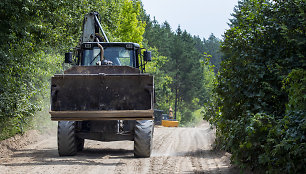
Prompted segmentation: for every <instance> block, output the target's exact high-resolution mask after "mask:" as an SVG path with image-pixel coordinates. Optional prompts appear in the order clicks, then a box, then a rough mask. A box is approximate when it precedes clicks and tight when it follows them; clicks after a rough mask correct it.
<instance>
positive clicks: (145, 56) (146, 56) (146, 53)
mask: <svg viewBox="0 0 306 174" xmlns="http://www.w3.org/2000/svg"><path fill="white" fill-rule="evenodd" d="M143 60H144V61H152V59H151V51H144V52H143Z"/></svg>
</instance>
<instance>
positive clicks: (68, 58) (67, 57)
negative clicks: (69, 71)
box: [65, 52, 72, 63]
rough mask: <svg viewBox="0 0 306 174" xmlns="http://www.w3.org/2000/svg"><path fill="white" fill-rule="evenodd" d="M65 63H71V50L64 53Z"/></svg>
mask: <svg viewBox="0 0 306 174" xmlns="http://www.w3.org/2000/svg"><path fill="white" fill-rule="evenodd" d="M65 63H72V52H69V53H65Z"/></svg>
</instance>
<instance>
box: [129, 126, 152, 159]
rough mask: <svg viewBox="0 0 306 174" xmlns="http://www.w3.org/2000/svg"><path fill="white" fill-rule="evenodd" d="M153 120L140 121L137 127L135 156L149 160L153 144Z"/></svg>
mask: <svg viewBox="0 0 306 174" xmlns="http://www.w3.org/2000/svg"><path fill="white" fill-rule="evenodd" d="M153 129H154V126H153V120H139V121H136V125H135V137H134V156H135V157H139V158H148V157H150V156H151V151H152V144H153Z"/></svg>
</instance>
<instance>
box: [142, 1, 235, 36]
mask: <svg viewBox="0 0 306 174" xmlns="http://www.w3.org/2000/svg"><path fill="white" fill-rule="evenodd" d="M142 3H143V5H144V9H145V10H146V13H147V14H150V16H151V19H153V17H154V16H155V18H156V20H157V21H158V22H159V23H162V22H164V21H168V23H169V24H170V26H171V27H172V30H174V31H175V30H176V29H177V27H178V25H180V26H181V28H182V29H183V30H184V29H185V30H187V32H189V33H190V34H192V35H199V36H200V38H203V37H204V38H206V39H207V38H208V37H209V36H210V34H211V33H214V35H215V36H216V37H218V38H220V39H221V38H222V37H221V35H223V33H224V31H225V30H226V29H228V28H229V27H228V25H227V23H228V22H229V19H230V18H232V17H231V15H230V14H231V13H233V10H234V7H235V6H236V5H237V4H238V0H142Z"/></svg>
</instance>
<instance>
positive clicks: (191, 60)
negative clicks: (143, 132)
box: [143, 14, 217, 125]
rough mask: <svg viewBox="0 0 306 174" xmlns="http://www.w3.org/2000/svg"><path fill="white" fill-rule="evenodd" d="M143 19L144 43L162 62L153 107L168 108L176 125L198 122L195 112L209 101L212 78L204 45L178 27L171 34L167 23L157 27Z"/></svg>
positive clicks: (155, 23) (156, 79)
mask: <svg viewBox="0 0 306 174" xmlns="http://www.w3.org/2000/svg"><path fill="white" fill-rule="evenodd" d="M143 16H144V17H143V18H144V20H145V21H146V24H147V25H146V31H145V33H144V42H145V44H146V45H149V46H150V47H154V48H156V49H157V50H158V52H159V55H160V56H161V59H163V60H164V62H165V63H162V64H160V65H161V66H157V68H156V69H157V71H156V72H157V73H155V88H156V98H157V104H156V107H157V108H159V109H163V110H164V111H166V112H167V111H168V109H169V107H170V106H171V107H172V108H173V109H174V114H175V113H176V117H177V119H178V120H179V121H180V125H190V124H192V123H193V122H197V121H199V119H198V117H197V111H198V110H199V109H200V108H202V105H203V104H204V103H207V102H208V101H210V100H211V96H212V93H213V92H212V89H213V83H214V78H215V75H214V73H213V71H212V66H210V64H209V62H210V59H211V57H208V55H207V54H203V53H204V51H206V50H205V49H203V48H205V43H204V42H203V41H202V40H201V39H199V38H198V37H193V36H191V35H190V34H189V33H188V32H187V31H182V30H181V29H180V27H178V29H177V30H176V32H173V31H172V30H171V28H170V25H169V23H167V22H164V23H163V24H159V23H158V22H157V21H156V20H155V19H153V21H151V19H150V17H149V16H147V15H146V14H144V15H143ZM216 49H217V48H216ZM207 58H209V59H207ZM165 60H166V61H165ZM153 62H154V58H153ZM149 65H150V64H149ZM154 66H155V65H154ZM150 68H151V66H150ZM149 72H150V71H149ZM159 72H160V74H158V73H159ZM175 111H176V112H175Z"/></svg>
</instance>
